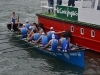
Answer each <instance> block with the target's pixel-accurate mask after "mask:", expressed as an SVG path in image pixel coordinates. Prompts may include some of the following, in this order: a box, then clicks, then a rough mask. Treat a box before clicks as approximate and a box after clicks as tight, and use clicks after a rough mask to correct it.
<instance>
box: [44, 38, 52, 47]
mask: <svg viewBox="0 0 100 75" xmlns="http://www.w3.org/2000/svg"><path fill="white" fill-rule="evenodd" d="M50 44H51V40H50V41H49V42H48V44H46V45H45V46H44V48H47V47H48V46H49V45H50Z"/></svg>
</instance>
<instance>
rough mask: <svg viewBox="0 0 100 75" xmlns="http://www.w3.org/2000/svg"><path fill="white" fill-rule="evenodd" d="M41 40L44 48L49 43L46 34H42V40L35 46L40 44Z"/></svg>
mask: <svg viewBox="0 0 100 75" xmlns="http://www.w3.org/2000/svg"><path fill="white" fill-rule="evenodd" d="M40 40H41V42H42V46H45V45H46V44H47V43H48V37H47V36H46V34H45V33H44V32H43V33H42V35H41V36H40V38H39V39H38V40H37V41H36V42H35V44H36V43H38V42H39V41H40Z"/></svg>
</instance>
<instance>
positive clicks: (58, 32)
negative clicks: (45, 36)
mask: <svg viewBox="0 0 100 75" xmlns="http://www.w3.org/2000/svg"><path fill="white" fill-rule="evenodd" d="M63 32H65V31H60V32H55V34H60V33H63Z"/></svg>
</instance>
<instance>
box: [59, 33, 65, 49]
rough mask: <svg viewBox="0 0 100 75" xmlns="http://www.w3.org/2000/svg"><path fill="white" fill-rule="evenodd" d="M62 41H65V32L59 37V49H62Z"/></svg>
mask: <svg viewBox="0 0 100 75" xmlns="http://www.w3.org/2000/svg"><path fill="white" fill-rule="evenodd" d="M64 41H66V38H65V32H63V33H62V35H61V38H60V39H59V46H60V47H61V50H62V49H63V43H64Z"/></svg>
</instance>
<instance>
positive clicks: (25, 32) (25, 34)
mask: <svg viewBox="0 0 100 75" xmlns="http://www.w3.org/2000/svg"><path fill="white" fill-rule="evenodd" d="M20 31H21V34H22V35H21V37H22V38H26V37H27V32H28V30H27V28H26V27H25V24H23V26H22V28H20Z"/></svg>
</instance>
